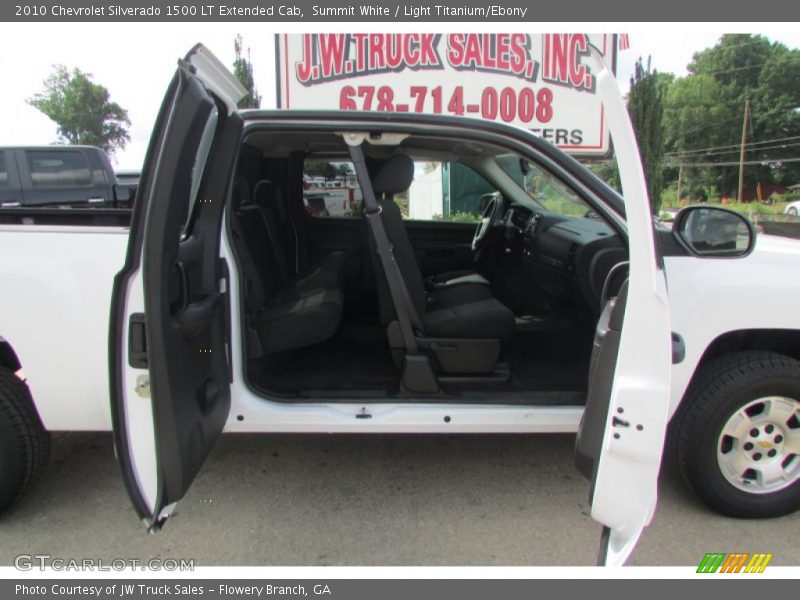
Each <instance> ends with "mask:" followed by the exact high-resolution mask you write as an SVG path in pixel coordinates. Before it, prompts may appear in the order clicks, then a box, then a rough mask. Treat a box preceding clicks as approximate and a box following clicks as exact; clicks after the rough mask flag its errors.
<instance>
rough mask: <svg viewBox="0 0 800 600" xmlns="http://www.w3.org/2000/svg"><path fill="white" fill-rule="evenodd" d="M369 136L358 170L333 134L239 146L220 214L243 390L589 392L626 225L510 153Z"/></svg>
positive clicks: (560, 401) (579, 396) (332, 395)
mask: <svg viewBox="0 0 800 600" xmlns="http://www.w3.org/2000/svg"><path fill="white" fill-rule="evenodd" d="M370 138H371V139H369V140H367V141H366V142H365V143H363V144H361V145H360V146H359V148H360V150H359V151H360V152H362V153H363V158H364V166H365V169H363V170H361V171H360V170H359V167H358V165H357V164H355V163H354V155H353V154H352V151H351V148H349V147H348V145H347V144H346V143H345V140H344V138H343V136H342V135H340V134H335V133H332V132H327V133H321V132H304V131H282V132H276V131H271V130H265V131H258V130H256V131H254V132H251V133H250V134H248V136H247V137H246V139H245V141H244V145H243V147H242V149H241V151H240V155H239V160H238V163H237V167H236V176H235V181H234V185H233V190H232V199H231V202H230V203H229V207H228V210H227V213H226V224H227V231H228V236H229V239H230V240H231V246H232V248H233V251H234V254H235V259H236V261H237V263H238V267H239V268H238V273H239V280H240V294H239V296H240V299H241V306H240V310H241V313H242V314H243V315H244V318H243V319H242V327H243V332H242V339H243V340H244V341H243V345H244V348H243V351H244V354H245V356H246V361H245V379H246V381H247V383H248V385H249V386H250V387H251V388H252V389H253V390H254V391H256V392H257V393H259V394H261V395H263V396H264V397H266V398H269V399H271V400H276V401H283V402H308V401H309V399H312V398H314V399H325V400H326V401H336V400H341V401H351V400H353V399H358V400H359V401H362V402H371V401H372V402H387V401H392V402H397V401H413V402H426V401H431V402H443V401H445V402H446V401H452V402H458V403H484V404H485V403H494V404H530V405H553V406H557V405H579V404H583V403H584V402H585V398H586V389H587V377H588V373H589V360H590V356H591V352H592V340H593V335H594V329H595V326H596V323H597V318H598V315H599V312H600V308H601V300H602V298H607V297H608V296H609V295H611V292H612V291H613V290H610V288H614V287H615V286H616V287H617V288H618V287H619V285H621V283H622V281H623V280H624V278H625V269H624V266H625V264H626V263H625V261H626V260H627V258H626V257H627V249H626V244H625V241H624V237H623V232H621V231H619V229H618V226H617V225H615V224H614V223H613V222H611V220H608V219H606V220H604V219H603V218H601V217H600V216H599V215H598V213H597V211H595V210H593V209H592V208H591V206H590V205H589V204H588V203H587V202H586V200H585V199H584V198H582V197H581V195H580V194H579V193H578V191H576V188H573V187H571V186H570V185H569V184H568V183H567V182H565V181H561V180H559V179H558V178H556V177H555V176H554V175H552V174H551V173H549V172H548V171H547V170H546V169H544V168H542V167H541V166H539V165H536V164H533V163H530V162H528V161H526V160H523V159H521V158H520V157H519V156H517V155H515V154H513V153H512V152H509V150H507V149H504V148H501V147H497V146H494V145H490V144H487V143H478V142H474V141H468V140H461V139H457V138H442V137H434V136H425V135H419V134H415V135H398V134H391V135H386V136H382V135H380V134H374V135H371V136H370ZM359 179H360V182H359ZM359 183H360V184H361V185H359ZM371 199H372V202H371V201H370V200H371ZM376 230H377V231H376Z"/></svg>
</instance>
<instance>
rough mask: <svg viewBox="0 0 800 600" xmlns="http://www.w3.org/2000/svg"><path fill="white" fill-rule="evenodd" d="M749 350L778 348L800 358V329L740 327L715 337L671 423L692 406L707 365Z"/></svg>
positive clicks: (792, 356) (777, 351)
mask: <svg viewBox="0 0 800 600" xmlns="http://www.w3.org/2000/svg"><path fill="white" fill-rule="evenodd" d="M749 350H755V351H759V350H760V351H764V352H774V353H775V354H781V355H783V356H788V357H789V358H793V359H794V360H798V361H800V330H797V329H767V328H761V329H759V328H754V329H737V330H733V331H727V332H725V333H722V334H720V335H718V336H717V337H716V338H714V339H713V340H712V341H711V343H710V344H708V346H707V347H706V349H705V351H704V352H703V354H702V355H701V356H700V360H698V361H697V364H696V366H695V368H694V372H693V373H692V376H691V377H690V378H689V379H688V383H687V384H686V387H685V388H684V389H683V394H682V395H681V400H680V402H679V403H678V405H677V407H676V408H675V410H674V412H673V414H672V417H671V423H676V422H677V421H678V420H679V419H680V415H681V414H682V413H683V412H684V411H685V410H686V409H687V408H688V407H687V402H686V400H687V398H688V397H689V396H690V395H691V393H692V391H693V390H694V387H695V384H696V383H697V380H698V377H700V375H701V374H702V372H703V369H704V368H705V367H706V366H707V365H708V364H709V363H710V362H712V361H714V360H715V359H717V358H719V357H721V356H725V355H726V354H732V353H734V352H746V351H749Z"/></svg>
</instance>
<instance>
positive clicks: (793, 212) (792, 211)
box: [786, 206, 797, 217]
mask: <svg viewBox="0 0 800 600" xmlns="http://www.w3.org/2000/svg"><path fill="white" fill-rule="evenodd" d="M786 214H787V215H791V216H793V217H796V216H797V209H796V208H795V207H794V206H792V207H790V208H789V209H787V211H786Z"/></svg>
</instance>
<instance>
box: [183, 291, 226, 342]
mask: <svg viewBox="0 0 800 600" xmlns="http://www.w3.org/2000/svg"><path fill="white" fill-rule="evenodd" d="M221 300H222V294H212V295H210V296H208V297H207V298H204V299H203V300H200V301H199V302H190V303H189V304H187V305H186V307H185V308H183V309H182V310H180V311H179V312H178V314H177V315H176V318H177V320H178V323H180V326H181V331H182V332H183V334H184V335H185V336H186V337H189V338H194V337H197V336H198V335H200V334H201V333H203V332H204V331H205V330H206V329H207V328H208V325H209V321H210V319H211V316H212V315H213V314H214V311H215V310H216V309H217V307H218V306H219V304H220V301H221Z"/></svg>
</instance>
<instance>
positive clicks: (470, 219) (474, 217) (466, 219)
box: [433, 210, 481, 223]
mask: <svg viewBox="0 0 800 600" xmlns="http://www.w3.org/2000/svg"><path fill="white" fill-rule="evenodd" d="M433 220H434V221H448V222H450V223H478V222H479V221H480V220H481V216H480V215H478V214H475V213H474V212H466V211H461V210H459V211H456V212H452V213H450V214H449V215H448V216H447V217H445V216H444V215H433Z"/></svg>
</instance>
